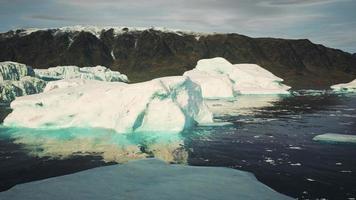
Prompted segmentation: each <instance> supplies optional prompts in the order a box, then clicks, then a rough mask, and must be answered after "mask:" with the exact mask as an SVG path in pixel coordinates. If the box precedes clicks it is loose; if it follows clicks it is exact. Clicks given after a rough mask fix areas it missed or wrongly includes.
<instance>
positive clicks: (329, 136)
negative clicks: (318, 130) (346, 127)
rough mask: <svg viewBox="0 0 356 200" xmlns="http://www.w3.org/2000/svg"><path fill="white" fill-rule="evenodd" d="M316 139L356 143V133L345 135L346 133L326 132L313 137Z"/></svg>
mask: <svg viewBox="0 0 356 200" xmlns="http://www.w3.org/2000/svg"><path fill="white" fill-rule="evenodd" d="M313 140H315V141H324V142H337V143H339V142H341V143H356V135H345V134H335V133H325V134H321V135H317V136H315V137H314V138H313Z"/></svg>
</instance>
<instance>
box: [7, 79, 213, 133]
mask: <svg viewBox="0 0 356 200" xmlns="http://www.w3.org/2000/svg"><path fill="white" fill-rule="evenodd" d="M67 82H69V83H67ZM56 83H57V85H60V86H58V87H55V86H53V85H49V86H48V87H51V89H47V88H46V89H45V90H46V92H44V93H40V94H36V95H31V96H24V97H20V98H17V99H16V100H15V101H13V102H12V103H11V108H12V109H13V112H12V113H11V114H9V115H8V116H7V117H6V119H5V120H4V124H5V125H10V126H21V127H29V128H68V127H100V128H107V129H114V130H116V131H117V132H119V133H127V132H154V131H158V132H180V131H182V130H183V129H185V128H189V127H191V126H193V125H195V124H197V123H198V124H205V123H208V124H209V123H212V122H213V120H212V114H211V112H210V111H209V110H208V108H207V106H206V105H205V103H204V102H203V98H202V96H201V89H200V87H199V86H198V85H197V84H195V83H194V82H192V81H191V80H190V79H189V78H187V77H182V76H177V77H165V78H158V79H154V80H152V81H148V82H143V83H137V84H126V83H122V82H102V81H95V80H85V81H84V82H83V80H80V79H70V80H60V81H58V82H55V83H53V84H56ZM73 84H74V85H75V84H76V85H77V86H75V87H71V86H72V85H73Z"/></svg>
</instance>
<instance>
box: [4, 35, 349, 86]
mask: <svg viewBox="0 0 356 200" xmlns="http://www.w3.org/2000/svg"><path fill="white" fill-rule="evenodd" d="M0 49H1V51H0V61H5V60H11V61H16V62H21V63H25V64H28V65H31V66H36V67H37V68H48V67H53V66H57V65H77V66H95V65H104V66H108V67H110V68H111V69H113V70H117V71H120V72H122V73H124V74H126V75H128V77H129V78H130V80H132V81H134V82H137V81H144V80H149V79H152V78H155V77H160V76H167V75H181V74H183V72H184V71H187V70H190V69H192V68H194V66H195V65H196V62H197V61H198V60H199V59H203V58H212V57H224V58H226V59H227V60H229V61H230V62H232V63H256V64H258V65H261V66H263V67H264V68H266V69H267V70H269V71H271V72H272V73H274V74H275V75H277V76H279V77H282V78H283V79H285V83H286V84H288V85H291V86H292V87H294V88H295V89H296V88H322V87H327V86H330V85H332V84H336V83H339V82H347V81H351V80H352V79H354V78H356V56H355V54H354V55H352V54H349V53H346V52H343V51H341V50H337V49H331V48H327V47H324V46H322V45H317V44H313V43H312V42H310V41H309V40H286V39H274V38H250V37H247V36H243V35H239V34H198V33H188V32H174V31H162V30H155V29H147V30H130V29H122V30H121V29H120V30H118V29H117V28H116V29H114V28H112V29H110V28H106V29H99V30H98V29H95V31H92V30H90V31H88V30H85V29H70V30H64V29H48V30H38V31H31V32H29V31H28V30H17V31H9V32H7V33H2V34H0Z"/></svg>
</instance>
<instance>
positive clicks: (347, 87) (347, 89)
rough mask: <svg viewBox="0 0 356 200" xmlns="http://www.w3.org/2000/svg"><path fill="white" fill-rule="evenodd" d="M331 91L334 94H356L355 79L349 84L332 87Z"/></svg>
mask: <svg viewBox="0 0 356 200" xmlns="http://www.w3.org/2000/svg"><path fill="white" fill-rule="evenodd" d="M331 89H332V90H334V91H336V92H356V79H355V80H353V81H351V82H349V83H342V84H337V85H333V86H331Z"/></svg>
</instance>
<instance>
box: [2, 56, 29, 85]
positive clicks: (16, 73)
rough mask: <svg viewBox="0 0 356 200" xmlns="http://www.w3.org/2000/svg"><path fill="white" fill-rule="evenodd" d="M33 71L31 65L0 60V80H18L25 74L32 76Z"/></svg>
mask: <svg viewBox="0 0 356 200" xmlns="http://www.w3.org/2000/svg"><path fill="white" fill-rule="evenodd" d="M33 75H34V71H33V70H32V68H31V67H29V66H26V65H25V64H21V63H17V62H10V61H6V62H0V82H2V81H6V80H8V81H19V80H20V79H21V78H23V77H25V76H33Z"/></svg>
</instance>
